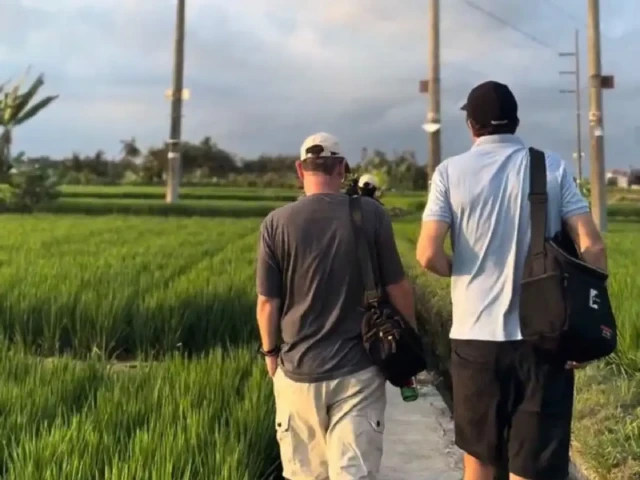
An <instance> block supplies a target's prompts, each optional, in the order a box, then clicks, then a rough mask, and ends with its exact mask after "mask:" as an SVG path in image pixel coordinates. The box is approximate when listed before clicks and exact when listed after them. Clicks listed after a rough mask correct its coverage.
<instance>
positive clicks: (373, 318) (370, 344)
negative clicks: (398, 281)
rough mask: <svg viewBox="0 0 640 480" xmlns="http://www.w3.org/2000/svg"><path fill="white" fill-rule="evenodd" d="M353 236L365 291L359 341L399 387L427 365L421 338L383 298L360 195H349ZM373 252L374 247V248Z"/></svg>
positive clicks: (383, 371) (391, 381) (375, 363)
mask: <svg viewBox="0 0 640 480" xmlns="http://www.w3.org/2000/svg"><path fill="white" fill-rule="evenodd" d="M349 209H350V213H351V223H352V228H353V236H354V238H355V245H356V250H357V254H358V263H359V264H360V271H361V274H362V280H363V283H364V286H365V292H364V309H365V314H364V319H363V321H362V341H363V343H364V347H365V349H366V351H367V353H368V354H369V357H370V358H371V360H372V362H373V363H374V365H376V366H377V367H378V368H380V370H381V371H382V373H383V374H384V376H385V378H386V379H387V380H388V381H389V383H391V384H392V385H394V386H396V387H399V386H402V385H404V384H405V383H406V381H407V380H408V379H410V378H411V377H413V376H414V375H416V374H418V373H420V372H421V371H423V370H425V369H426V368H427V364H426V355H425V349H424V344H423V342H422V338H421V337H420V335H419V334H418V332H417V331H416V330H415V329H414V328H413V327H412V326H411V325H410V324H409V322H408V321H407V320H406V319H405V318H404V317H403V316H402V314H401V313H400V312H399V311H398V310H397V309H396V308H395V307H394V306H393V305H392V304H391V303H390V302H389V301H387V300H386V298H384V296H383V295H381V293H380V289H379V287H378V284H379V281H378V279H377V278H376V273H374V272H376V271H377V269H376V268H375V267H374V264H373V262H372V257H371V253H372V252H371V249H370V248H369V241H368V240H367V235H366V232H365V229H364V228H363V221H362V199H361V198H360V197H358V196H356V197H351V198H350V199H349ZM373 253H375V250H374V251H373Z"/></svg>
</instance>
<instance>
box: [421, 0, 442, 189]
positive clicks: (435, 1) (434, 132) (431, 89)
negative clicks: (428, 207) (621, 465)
mask: <svg viewBox="0 0 640 480" xmlns="http://www.w3.org/2000/svg"><path fill="white" fill-rule="evenodd" d="M419 91H420V93H423V94H429V108H428V113H427V122H426V123H425V124H424V125H423V128H424V129H425V130H426V132H427V134H428V135H429V158H428V159H427V182H431V177H432V176H433V172H434V170H435V169H436V167H437V166H438V165H439V164H440V156H441V155H442V153H441V152H442V149H441V135H440V133H441V119H440V0H429V79H428V80H422V81H420V84H419ZM428 184H429V183H427V185H428Z"/></svg>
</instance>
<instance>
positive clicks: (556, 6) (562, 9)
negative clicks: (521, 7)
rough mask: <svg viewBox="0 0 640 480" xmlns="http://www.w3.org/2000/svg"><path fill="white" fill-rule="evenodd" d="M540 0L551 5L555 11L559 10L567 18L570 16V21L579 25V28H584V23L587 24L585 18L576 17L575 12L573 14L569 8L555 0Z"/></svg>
mask: <svg viewBox="0 0 640 480" xmlns="http://www.w3.org/2000/svg"><path fill="white" fill-rule="evenodd" d="M542 1H543V2H544V3H546V4H547V5H549V6H551V7H553V8H554V9H556V10H557V11H559V12H561V13H562V14H563V15H564V16H566V17H567V18H570V19H571V20H572V21H574V22H575V23H576V25H580V28H584V27H585V26H586V24H587V20H586V19H580V18H578V17H577V16H576V15H575V14H573V13H572V12H570V11H569V10H567V9H566V8H565V7H563V6H561V5H560V4H558V3H556V2H555V1H553V0H542Z"/></svg>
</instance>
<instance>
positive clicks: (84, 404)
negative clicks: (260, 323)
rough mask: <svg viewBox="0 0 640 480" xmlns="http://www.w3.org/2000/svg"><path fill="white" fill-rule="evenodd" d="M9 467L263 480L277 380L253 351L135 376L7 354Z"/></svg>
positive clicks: (4, 462)
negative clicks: (269, 377)
mask: <svg viewBox="0 0 640 480" xmlns="http://www.w3.org/2000/svg"><path fill="white" fill-rule="evenodd" d="M0 381H1V382H2V389H0V409H1V410H2V412H3V415H2V416H1V417H0V439H1V442H2V443H1V444H2V449H1V450H0V472H1V473H2V477H3V478H11V479H16V480H18V479H24V480H33V479H42V480H48V479H50V480H81V479H94V478H103V479H111V480H116V479H117V480H130V479H134V478H149V479H162V480H165V479H166V480H172V479H200V478H202V479H204V478H216V479H221V480H256V479H258V480H260V479H263V478H265V474H268V473H269V472H272V473H273V472H275V471H276V468H274V466H275V467H277V461H278V451H277V445H276V444H275V442H274V441H273V436H272V430H273V422H274V418H273V411H272V408H265V406H270V405H271V403H272V393H271V387H270V385H269V382H268V381H267V380H266V378H265V374H264V369H263V368H262V365H260V364H259V363H257V362H256V360H255V354H254V353H253V352H252V351H251V350H248V349H236V350H233V351H223V350H221V349H216V350H214V351H213V352H211V353H209V354H208V355H206V356H204V357H202V358H199V359H197V360H189V361H187V360H184V359H182V358H179V357H171V358H169V359H167V360H165V361H164V362H162V363H159V364H155V365H152V366H150V367H149V368H148V369H143V370H142V371H140V372H138V373H135V374H119V375H114V374H110V373H108V372H107V371H106V370H105V366H104V364H103V363H99V362H87V363H78V362H72V361H70V360H68V359H67V360H61V361H57V362H55V363H52V364H45V363H44V362H42V361H40V360H37V359H34V358H32V357H28V356H24V355H20V354H16V353H14V352H13V351H12V350H11V349H8V348H7V346H4V348H3V349H2V353H0Z"/></svg>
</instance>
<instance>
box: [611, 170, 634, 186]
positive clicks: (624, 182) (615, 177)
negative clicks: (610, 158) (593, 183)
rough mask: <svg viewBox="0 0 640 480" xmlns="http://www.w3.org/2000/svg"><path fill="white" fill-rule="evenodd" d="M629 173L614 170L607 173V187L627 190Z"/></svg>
mask: <svg viewBox="0 0 640 480" xmlns="http://www.w3.org/2000/svg"><path fill="white" fill-rule="evenodd" d="M629 180H630V178H629V172H627V171H624V170H618V169H614V170H611V171H609V172H607V176H606V181H607V185H609V186H612V187H619V188H628V187H629V186H630V181H629Z"/></svg>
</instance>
